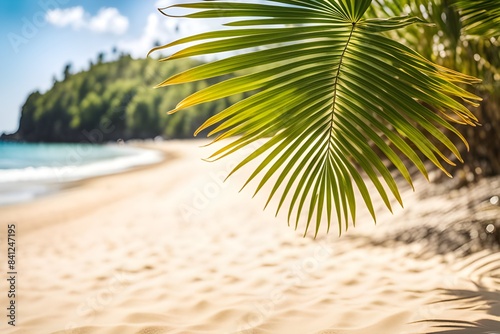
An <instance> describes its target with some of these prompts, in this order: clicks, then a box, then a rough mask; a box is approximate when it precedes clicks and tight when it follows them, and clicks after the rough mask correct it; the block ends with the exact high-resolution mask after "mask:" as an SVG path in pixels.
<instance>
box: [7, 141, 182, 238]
mask: <svg viewBox="0 0 500 334" xmlns="http://www.w3.org/2000/svg"><path fill="white" fill-rule="evenodd" d="M162 143H167V142H161V143H155V142H153V141H151V142H142V141H140V142H139V141H133V142H130V143H127V144H125V145H127V146H130V147H132V148H134V147H135V148H141V149H146V150H152V151H157V152H161V154H162V156H163V158H162V160H161V161H159V162H154V163H150V164H146V165H138V166H135V167H131V168H128V169H125V170H122V171H117V172H114V173H111V174H101V175H94V176H91V177H88V178H85V179H82V180H76V181H67V182H58V183H48V185H49V187H53V188H57V189H55V190H54V191H52V192H50V193H46V194H43V195H41V196H37V197H35V198H33V199H31V200H28V201H22V202H17V203H12V204H8V205H0V224H8V223H9V222H10V223H17V222H20V223H21V224H22V225H25V226H27V227H28V228H29V229H30V230H32V229H36V228H37V227H43V226H46V225H47V224H59V223H61V222H62V221H63V220H64V219H65V217H67V216H68V213H73V214H74V213H75V212H79V213H81V214H84V212H86V211H87V210H89V209H90V210H94V209H97V208H100V207H103V206H105V205H106V204H108V203H112V202H113V201H115V200H118V199H119V198H121V197H123V196H124V194H123V193H121V192H120V191H119V190H118V189H120V186H119V184H120V182H121V180H122V179H123V180H124V179H125V178H128V177H129V176H131V175H133V174H135V173H141V172H144V171H147V170H149V169H155V168H160V167H161V166H164V165H166V164H169V163H170V162H171V161H172V160H174V159H175V155H174V154H173V152H172V151H170V150H168V149H167V148H166V147H165V146H166V145H164V144H162ZM92 191H105V192H106V194H107V196H106V198H105V197H104V196H98V198H95V199H93V198H92V197H91V196H88V194H89V193H91V192H92ZM60 200H62V201H65V202H69V203H71V204H69V205H67V206H65V207H62V208H61V207H59V206H58V205H56V203H57V202H59V201H60ZM81 206H83V208H82V207H81ZM48 211H52V214H50V215H49V214H48ZM73 214H72V215H73Z"/></svg>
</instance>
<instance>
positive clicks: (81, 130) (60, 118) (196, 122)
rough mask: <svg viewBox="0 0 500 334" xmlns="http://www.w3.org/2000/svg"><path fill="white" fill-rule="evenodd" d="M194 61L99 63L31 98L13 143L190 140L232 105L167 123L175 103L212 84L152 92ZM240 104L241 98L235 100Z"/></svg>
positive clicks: (197, 109) (193, 111) (201, 109)
mask: <svg viewBox="0 0 500 334" xmlns="http://www.w3.org/2000/svg"><path fill="white" fill-rule="evenodd" d="M198 63H199V62H196V61H194V60H188V61H186V60H184V61H182V62H174V63H168V64H159V63H158V61H156V60H153V59H132V58H131V57H130V56H128V55H124V56H121V57H120V58H119V59H118V60H116V61H113V62H109V63H103V62H102V61H99V62H98V63H97V64H95V65H92V66H91V67H90V69H89V70H87V71H84V72H80V73H77V74H70V73H69V66H66V68H65V69H64V79H63V80H62V81H59V82H57V81H56V82H55V83H54V86H53V87H52V88H51V89H50V90H49V91H47V92H46V93H44V94H41V93H39V92H34V93H32V94H31V95H30V96H29V97H28V99H27V100H26V102H25V104H24V106H23V108H22V115H21V121H20V126H19V130H18V132H17V133H16V134H15V135H13V136H11V138H14V139H17V140H24V141H44V142H80V141H91V142H102V141H109V140H117V139H131V138H153V137H156V136H163V137H164V138H188V137H189V138H191V137H192V135H193V133H194V131H195V130H196V129H197V128H198V127H199V126H200V125H201V123H202V122H203V120H205V119H206V118H207V117H210V116H212V115H214V114H215V112H216V111H217V110H221V109H224V108H226V107H227V106H229V105H230V104H231V102H234V101H235V100H233V99H232V98H231V99H224V100H220V101H216V102H214V103H208V104H203V105H197V106H194V107H193V108H190V109H189V110H188V111H187V112H185V113H179V114H176V115H172V116H170V117H167V114H166V113H167V112H168V111H169V110H172V109H174V108H175V104H176V103H177V102H179V98H180V97H182V96H186V95H189V94H191V93H193V92H195V91H197V90H200V89H202V88H204V87H206V86H207V85H209V84H213V80H212V82H208V81H200V82H196V83H188V84H186V85H181V86H176V87H172V88H170V89H167V90H165V89H162V90H160V89H152V87H154V86H155V85H156V84H157V83H158V82H159V81H161V80H160V79H161V78H164V77H165V76H170V75H172V74H173V73H176V72H179V71H182V70H184V69H187V68H191V67H193V66H196V65H198ZM234 98H235V99H238V98H239V97H238V96H236V97H234Z"/></svg>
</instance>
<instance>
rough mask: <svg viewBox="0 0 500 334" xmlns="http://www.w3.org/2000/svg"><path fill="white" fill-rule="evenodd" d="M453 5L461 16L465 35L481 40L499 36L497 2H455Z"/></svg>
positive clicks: (499, 23) (499, 15) (499, 4)
mask: <svg viewBox="0 0 500 334" xmlns="http://www.w3.org/2000/svg"><path fill="white" fill-rule="evenodd" d="M455 5H456V6H457V8H458V9H459V10H460V14H461V16H462V19H461V21H462V26H463V30H464V31H465V33H466V34H467V35H471V36H479V37H483V38H490V37H499V36H500V1H499V0H457V1H456V3H455Z"/></svg>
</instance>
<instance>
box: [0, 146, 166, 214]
mask: <svg viewBox="0 0 500 334" xmlns="http://www.w3.org/2000/svg"><path fill="white" fill-rule="evenodd" d="M40 145H46V144H43V143H40ZM51 145H52V144H51ZM60 145H62V146H63V150H64V151H61V153H59V152H58V153H57V154H58V155H59V156H61V157H62V156H65V158H64V159H65V163H62V162H61V161H60V158H58V160H53V161H52V162H50V163H49V161H48V159H47V158H46V159H45V160H47V161H45V162H42V164H43V165H42V164H41V163H40V162H38V164H40V165H36V164H35V165H33V166H27V165H24V166H23V163H24V162H23V163H21V164H20V165H19V167H16V168H9V167H7V169H0V172H1V174H0V207H5V206H10V205H14V204H18V203H24V202H31V201H33V200H36V199H38V198H41V197H44V196H47V195H50V194H53V193H55V192H58V191H61V190H64V189H68V188H72V187H75V186H78V185H79V184H80V183H81V182H84V181H86V180H90V179H93V178H96V177H100V176H106V175H113V174H118V173H123V172H126V171H128V170H133V169H137V168H140V167H143V166H148V165H153V164H156V163H158V162H161V161H162V160H164V159H165V153H164V152H163V151H161V150H158V149H154V148H153V149H152V148H151V147H152V146H151V145H149V146H148V145H141V144H140V143H139V142H137V141H134V142H130V143H127V144H117V143H107V144H104V145H99V146H100V147H101V146H102V147H105V150H106V151H103V152H101V151H100V150H101V148H99V149H98V150H97V152H99V153H98V155H99V159H96V158H93V159H91V160H89V161H88V162H85V163H82V161H85V159H86V157H88V156H89V155H90V157H92V155H95V153H94V154H93V153H92V152H93V150H94V151H95V149H94V147H93V145H90V146H89V145H85V146H78V145H76V146H72V144H67V143H60ZM50 147H51V148H50V149H48V148H44V149H43V150H44V151H40V152H38V151H35V152H36V153H35V154H36V155H41V154H43V153H45V154H46V151H48V152H49V153H50V152H54V147H55V146H50ZM108 148H109V149H108ZM14 149H16V147H14V148H9V147H7V156H9V154H11V155H12V153H9V150H10V151H13V150H14ZM109 150H111V151H110V152H107V151H109ZM24 151H25V149H23V150H21V152H24ZM56 152H57V151H56ZM62 152H64V155H62ZM106 153H108V154H110V155H111V156H110V157H108V158H104V159H103V158H101V156H102V155H103V154H106ZM18 155H21V153H18ZM14 159H16V157H15V155H14ZM21 159H24V158H21ZM21 161H22V160H21ZM66 164H67V165H66ZM7 166H8V164H7Z"/></svg>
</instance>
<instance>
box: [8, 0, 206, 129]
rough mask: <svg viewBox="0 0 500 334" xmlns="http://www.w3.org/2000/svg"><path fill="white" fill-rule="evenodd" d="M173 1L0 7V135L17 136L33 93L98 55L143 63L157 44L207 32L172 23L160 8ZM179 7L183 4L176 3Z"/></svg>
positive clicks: (61, 0) (34, 1) (69, 0)
mask: <svg viewBox="0 0 500 334" xmlns="http://www.w3.org/2000/svg"><path fill="white" fill-rule="evenodd" d="M172 2H173V1H172V0H142V1H139V0H130V1H126V0H122V1H118V0H86V1H82V0H25V1H1V2H0V22H1V23H0V62H1V66H2V71H1V75H0V101H1V102H2V103H1V105H0V134H1V133H2V132H8V133H10V132H14V131H15V130H17V127H18V123H19V117H20V110H21V106H22V104H23V103H24V101H25V99H26V97H27V96H28V95H29V94H30V93H31V92H33V91H35V90H40V91H42V92H43V91H46V90H47V89H49V88H50V87H51V85H52V82H53V77H54V76H55V77H57V78H58V79H61V77H62V71H63V68H64V66H65V65H66V64H68V63H71V64H72V68H73V72H76V71H80V70H82V69H85V68H88V64H89V61H90V60H94V61H95V59H96V57H97V54H98V53H99V52H105V53H106V54H107V55H108V59H109V57H111V50H112V48H113V47H115V46H116V47H117V48H118V49H119V50H122V51H126V52H129V53H131V54H132V55H133V56H134V57H144V56H145V55H146V53H147V51H148V50H149V48H150V47H151V46H152V44H153V43H154V41H156V40H158V41H160V42H162V43H166V42H168V41H170V40H173V39H175V38H177V37H179V36H178V35H176V34H175V31H176V29H175V27H176V26H180V35H187V34H192V33H196V32H200V31H204V30H206V29H207V28H208V27H209V26H210V25H211V26H213V24H210V23H208V22H199V21H201V20H197V21H198V22H193V21H192V20H187V21H189V22H186V20H180V21H179V20H176V19H168V18H166V17H165V16H163V15H161V14H160V13H159V12H158V11H157V9H156V8H157V7H159V6H164V5H167V4H169V3H172ZM176 2H180V1H176Z"/></svg>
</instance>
